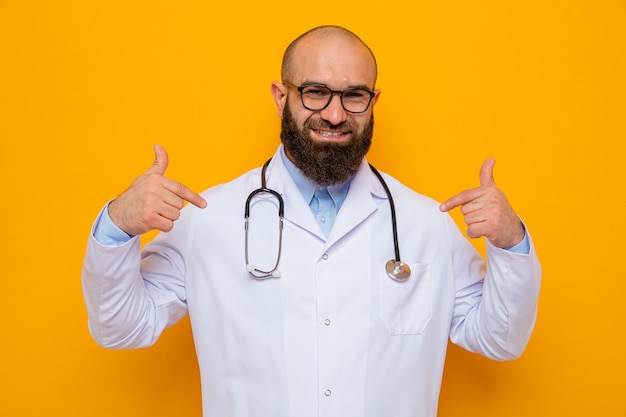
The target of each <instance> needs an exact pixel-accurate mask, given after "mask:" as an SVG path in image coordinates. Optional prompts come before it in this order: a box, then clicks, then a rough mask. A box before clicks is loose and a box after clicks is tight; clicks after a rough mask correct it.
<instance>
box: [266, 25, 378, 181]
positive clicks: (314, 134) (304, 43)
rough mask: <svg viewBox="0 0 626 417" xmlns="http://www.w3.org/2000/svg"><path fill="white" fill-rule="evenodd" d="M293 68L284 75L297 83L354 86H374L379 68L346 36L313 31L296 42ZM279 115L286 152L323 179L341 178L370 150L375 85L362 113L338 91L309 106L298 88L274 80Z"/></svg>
mask: <svg viewBox="0 0 626 417" xmlns="http://www.w3.org/2000/svg"><path fill="white" fill-rule="evenodd" d="M293 62H294V63H293V68H292V70H291V71H290V74H289V75H288V77H289V78H291V79H285V81H289V82H290V83H292V84H295V85H303V84H322V85H325V86H327V87H329V88H331V89H333V90H344V89H346V88H351V87H360V88H365V89H368V90H370V91H373V88H374V84H375V81H376V69H375V63H374V60H373V57H372V56H371V52H370V51H369V50H368V49H367V48H366V47H365V46H364V45H362V44H361V43H359V42H355V41H354V40H352V39H347V38H344V37H326V38H323V39H320V38H319V37H315V36H312V37H311V38H307V39H303V40H301V41H300V43H299V44H298V46H297V48H296V50H295V52H294V56H293ZM272 92H273V94H274V98H275V100H276V104H277V108H278V113H279V116H280V117H282V119H283V121H282V132H281V140H282V141H283V144H284V147H285V151H286V153H287V156H288V157H289V159H291V161H292V162H293V163H294V164H295V165H296V166H297V167H298V168H300V169H301V170H302V171H303V173H304V174H305V175H306V176H307V177H309V178H311V179H312V180H313V181H315V182H316V183H319V184H324V185H331V184H336V183H340V182H343V181H345V180H347V179H348V178H349V177H350V176H351V175H353V174H354V173H355V172H356V171H357V170H358V167H359V165H360V163H361V161H362V159H363V157H364V156H365V154H366V153H367V151H368V150H369V147H370V144H371V138H372V131H373V123H374V122H373V120H374V119H373V110H372V109H373V107H374V104H375V103H376V101H377V100H378V96H379V93H380V91H379V90H375V97H374V98H373V99H372V102H371V103H370V106H369V108H368V109H367V111H366V112H364V113H359V114H354V113H348V112H346V111H345V109H344V108H343V107H342V105H341V100H340V98H339V95H337V94H335V95H333V98H332V100H331V102H330V104H329V105H328V106H327V107H326V108H325V109H323V110H319V111H312V110H308V109H306V108H305V107H304V106H303V105H302V101H301V100H300V94H299V92H298V91H297V90H296V89H293V88H289V87H287V86H286V85H284V84H282V83H278V82H275V83H273V84H272Z"/></svg>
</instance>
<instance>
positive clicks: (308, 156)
mask: <svg viewBox="0 0 626 417" xmlns="http://www.w3.org/2000/svg"><path fill="white" fill-rule="evenodd" d="M311 129H313V130H317V129H324V130H329V131H333V130H349V131H350V135H351V137H350V138H349V140H347V141H345V142H341V143H333V142H316V141H315V140H313V139H312V138H311V136H310V133H309V132H310V130H311ZM373 132H374V115H373V114H372V116H371V117H370V120H369V121H368V122H367V124H366V125H365V126H364V127H363V130H362V131H359V130H358V128H357V125H356V124H355V123H353V122H351V121H345V122H342V123H340V124H339V125H336V126H335V125H332V124H330V123H328V122H327V121H325V120H322V119H316V120H313V119H311V118H309V119H308V120H307V121H305V122H304V126H303V128H302V129H300V128H298V126H297V125H296V122H295V120H294V119H293V115H292V114H291V111H290V110H289V105H285V109H284V111H283V119H282V125H281V132H280V139H281V141H282V143H283V146H284V147H285V151H286V153H287V155H289V156H290V157H291V159H292V161H293V163H294V164H295V165H296V166H297V167H298V168H299V169H300V170H301V171H302V173H303V174H304V175H305V176H306V177H308V178H309V179H311V180H312V181H314V182H315V183H316V184H319V185H326V186H328V185H334V184H340V183H343V182H345V181H346V180H348V178H350V177H351V176H352V175H354V174H355V173H356V172H357V170H358V169H359V166H360V164H361V161H362V160H363V157H364V156H365V154H367V151H368V150H369V148H370V145H371V144H372V135H373Z"/></svg>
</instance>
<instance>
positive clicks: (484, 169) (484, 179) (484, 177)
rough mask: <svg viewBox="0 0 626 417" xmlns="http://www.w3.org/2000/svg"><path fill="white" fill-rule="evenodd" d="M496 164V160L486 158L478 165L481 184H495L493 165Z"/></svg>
mask: <svg viewBox="0 0 626 417" xmlns="http://www.w3.org/2000/svg"><path fill="white" fill-rule="evenodd" d="M495 164H496V160H495V159H493V158H489V159H487V160H486V161H485V162H483V165H482V166H481V167H480V174H479V177H478V178H479V180H480V185H481V186H489V185H495V181H494V179H493V167H494V165H495Z"/></svg>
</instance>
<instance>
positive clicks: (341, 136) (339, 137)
mask: <svg viewBox="0 0 626 417" xmlns="http://www.w3.org/2000/svg"><path fill="white" fill-rule="evenodd" d="M311 132H312V135H313V137H314V138H315V139H316V140H319V141H322V142H342V141H345V140H346V139H347V138H348V137H349V136H350V132H342V131H337V130H324V129H311Z"/></svg>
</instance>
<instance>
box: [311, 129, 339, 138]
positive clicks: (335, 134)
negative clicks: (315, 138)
mask: <svg viewBox="0 0 626 417" xmlns="http://www.w3.org/2000/svg"><path fill="white" fill-rule="evenodd" d="M317 133H319V134H320V135H322V136H324V137H326V138H338V137H339V136H341V135H343V133H342V132H322V131H319V130H318V131H317Z"/></svg>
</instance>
